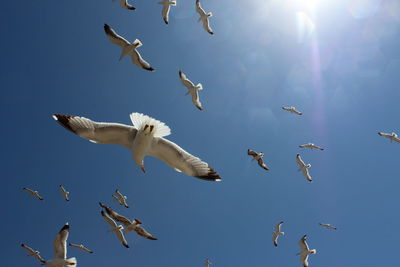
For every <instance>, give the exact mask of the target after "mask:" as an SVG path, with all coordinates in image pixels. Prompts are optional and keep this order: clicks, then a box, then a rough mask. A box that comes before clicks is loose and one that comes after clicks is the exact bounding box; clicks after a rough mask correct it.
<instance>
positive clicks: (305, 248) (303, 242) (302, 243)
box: [297, 235, 317, 267]
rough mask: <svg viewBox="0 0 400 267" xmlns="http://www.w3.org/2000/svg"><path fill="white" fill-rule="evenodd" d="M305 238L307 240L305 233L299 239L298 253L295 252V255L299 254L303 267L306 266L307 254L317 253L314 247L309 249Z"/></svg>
mask: <svg viewBox="0 0 400 267" xmlns="http://www.w3.org/2000/svg"><path fill="white" fill-rule="evenodd" d="M306 240H307V235H304V236H303V237H302V238H301V239H300V241H299V246H300V250H301V251H300V252H299V253H297V255H300V262H301V264H303V266H304V267H308V255H311V254H316V253H317V250H316V249H312V250H310V248H309V247H308V244H307V242H306Z"/></svg>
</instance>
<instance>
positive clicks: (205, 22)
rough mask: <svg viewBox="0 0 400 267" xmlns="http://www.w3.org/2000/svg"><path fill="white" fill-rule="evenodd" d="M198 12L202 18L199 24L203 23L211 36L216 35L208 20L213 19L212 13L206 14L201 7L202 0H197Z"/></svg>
mask: <svg viewBox="0 0 400 267" xmlns="http://www.w3.org/2000/svg"><path fill="white" fill-rule="evenodd" d="M196 11H197V13H199V15H200V18H199V20H198V21H199V22H200V21H202V22H203V28H204V29H205V30H206V31H207V32H208V33H209V34H214V32H213V30H212V29H211V27H210V22H209V20H208V18H209V17H212V13H211V12H208V13H206V12H205V11H204V9H203V8H202V7H201V6H200V0H196Z"/></svg>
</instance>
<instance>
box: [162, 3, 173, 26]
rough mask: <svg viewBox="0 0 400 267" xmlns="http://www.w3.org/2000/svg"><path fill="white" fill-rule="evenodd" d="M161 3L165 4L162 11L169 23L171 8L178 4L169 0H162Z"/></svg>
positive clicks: (166, 22) (165, 20) (166, 21)
mask: <svg viewBox="0 0 400 267" xmlns="http://www.w3.org/2000/svg"><path fill="white" fill-rule="evenodd" d="M158 3H159V4H160V5H163V9H162V11H161V14H162V16H163V19H164V22H165V24H168V21H169V10H170V8H171V6H176V1H169V0H163V1H161V2H158Z"/></svg>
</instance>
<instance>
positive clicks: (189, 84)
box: [179, 71, 195, 90]
mask: <svg viewBox="0 0 400 267" xmlns="http://www.w3.org/2000/svg"><path fill="white" fill-rule="evenodd" d="M179 78H180V79H181V82H182V84H183V85H184V86H185V87H186V88H187V89H189V90H190V89H193V88H194V87H195V86H194V84H193V83H192V82H191V81H190V80H189V79H188V78H187V77H186V74H185V73H183V72H182V71H179Z"/></svg>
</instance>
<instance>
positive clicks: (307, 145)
mask: <svg viewBox="0 0 400 267" xmlns="http://www.w3.org/2000/svg"><path fill="white" fill-rule="evenodd" d="M299 147H300V148H310V149H319V150H324V149H323V148H322V147H319V146H316V145H314V144H313V143H308V144H304V145H300V146H299Z"/></svg>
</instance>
